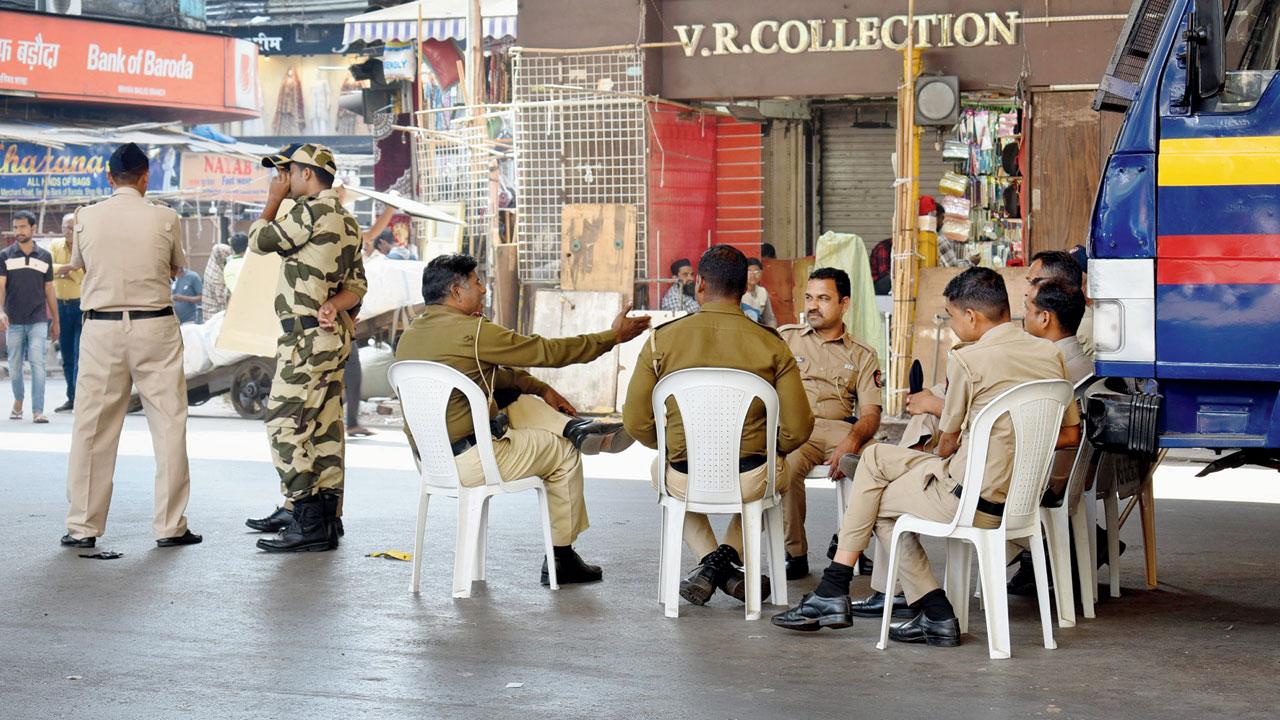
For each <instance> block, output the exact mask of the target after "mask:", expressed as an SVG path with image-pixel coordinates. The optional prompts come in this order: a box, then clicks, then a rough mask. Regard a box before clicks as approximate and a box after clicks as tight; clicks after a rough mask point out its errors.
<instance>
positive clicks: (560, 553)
mask: <svg viewBox="0 0 1280 720" xmlns="http://www.w3.org/2000/svg"><path fill="white" fill-rule="evenodd" d="M551 552H552V553H554V554H555V556H556V559H557V560H558V559H560V558H566V557H573V546H572V545H553V546H552V547H551Z"/></svg>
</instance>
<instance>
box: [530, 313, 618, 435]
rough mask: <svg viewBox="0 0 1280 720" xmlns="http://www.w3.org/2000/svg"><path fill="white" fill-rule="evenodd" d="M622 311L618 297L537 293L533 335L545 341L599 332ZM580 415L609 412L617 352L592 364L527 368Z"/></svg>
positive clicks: (614, 394) (613, 395)
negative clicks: (552, 388) (543, 338)
mask: <svg viewBox="0 0 1280 720" xmlns="http://www.w3.org/2000/svg"><path fill="white" fill-rule="evenodd" d="M621 310H622V293H619V292H582V291H573V290H538V291H537V294H536V295H535V296H534V305H533V328H532V329H533V333H534V334H535V335H541V336H543V337H548V338H557V337H565V336H569V335H581V334H584V333H592V332H599V331H601V330H604V329H605V328H606V327H608V324H609V323H611V322H612V321H613V318H614V316H616V315H617V314H618V313H619V312H620V311H621ZM529 372H531V373H533V375H534V377H537V378H539V379H540V380H542V381H543V382H546V383H548V384H550V385H551V386H552V387H554V388H555V389H556V390H557V391H558V392H559V393H560V394H561V395H563V396H564V397H565V398H566V399H567V400H568V401H569V402H571V403H573V406H574V407H576V408H577V409H578V412H582V413H597V414H608V413H612V412H613V406H614V402H615V401H616V399H617V385H618V349H617V348H614V349H612V350H610V351H609V352H607V353H605V354H604V355H602V356H601V357H599V358H596V359H595V360H594V361H593V362H589V363H586V364H582V365H570V366H568V367H564V368H530V369H529Z"/></svg>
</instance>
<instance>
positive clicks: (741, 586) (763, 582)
mask: <svg viewBox="0 0 1280 720" xmlns="http://www.w3.org/2000/svg"><path fill="white" fill-rule="evenodd" d="M716 587H719V588H720V589H721V590H723V591H724V592H725V594H726V595H728V596H730V597H732V598H735V599H736V600H737V601H738V602H746V601H747V576H746V574H744V573H743V572H742V568H740V567H738V566H737V565H732V564H730V565H729V569H728V570H726V571H725V572H723V573H722V574H721V575H720V584H719V585H717V586H716ZM772 590H773V588H772V587H771V586H770V585H769V576H768V575H761V576H760V601H761V602H764V601H765V600H768V599H769V593H770V592H771V591H772ZM690 602H692V601H690Z"/></svg>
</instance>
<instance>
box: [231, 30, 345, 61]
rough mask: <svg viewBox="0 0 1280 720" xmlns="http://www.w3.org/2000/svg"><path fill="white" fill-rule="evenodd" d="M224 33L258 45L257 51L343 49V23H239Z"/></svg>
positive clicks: (267, 54)
mask: <svg viewBox="0 0 1280 720" xmlns="http://www.w3.org/2000/svg"><path fill="white" fill-rule="evenodd" d="M227 33H228V34H230V35H231V36H232V37H238V38H240V39H241V40H248V41H249V42H252V43H253V44H254V45H257V46H258V54H259V55H261V56H263V57H270V56H272V55H333V54H335V53H337V52H339V51H340V50H341V49H342V44H343V43H342V25H340V24H335V25H323V24H320V25H240V26H236V27H232V28H227Z"/></svg>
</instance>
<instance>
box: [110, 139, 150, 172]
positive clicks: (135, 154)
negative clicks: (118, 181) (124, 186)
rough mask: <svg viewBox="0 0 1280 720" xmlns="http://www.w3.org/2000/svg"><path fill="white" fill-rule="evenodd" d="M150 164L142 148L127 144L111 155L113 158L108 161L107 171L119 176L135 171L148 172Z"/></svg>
mask: <svg viewBox="0 0 1280 720" xmlns="http://www.w3.org/2000/svg"><path fill="white" fill-rule="evenodd" d="M149 164H150V163H149V162H148V161H147V154H146V153H144V152H142V148H140V147H138V146H137V144H136V143H126V144H124V145H121V146H120V147H118V148H116V151H115V152H113V153H111V158H110V159H109V160H107V169H108V170H110V171H111V172H112V173H115V174H117V175H119V174H121V173H127V172H134V171H135V170H146V169H147V166H148V165H149Z"/></svg>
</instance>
